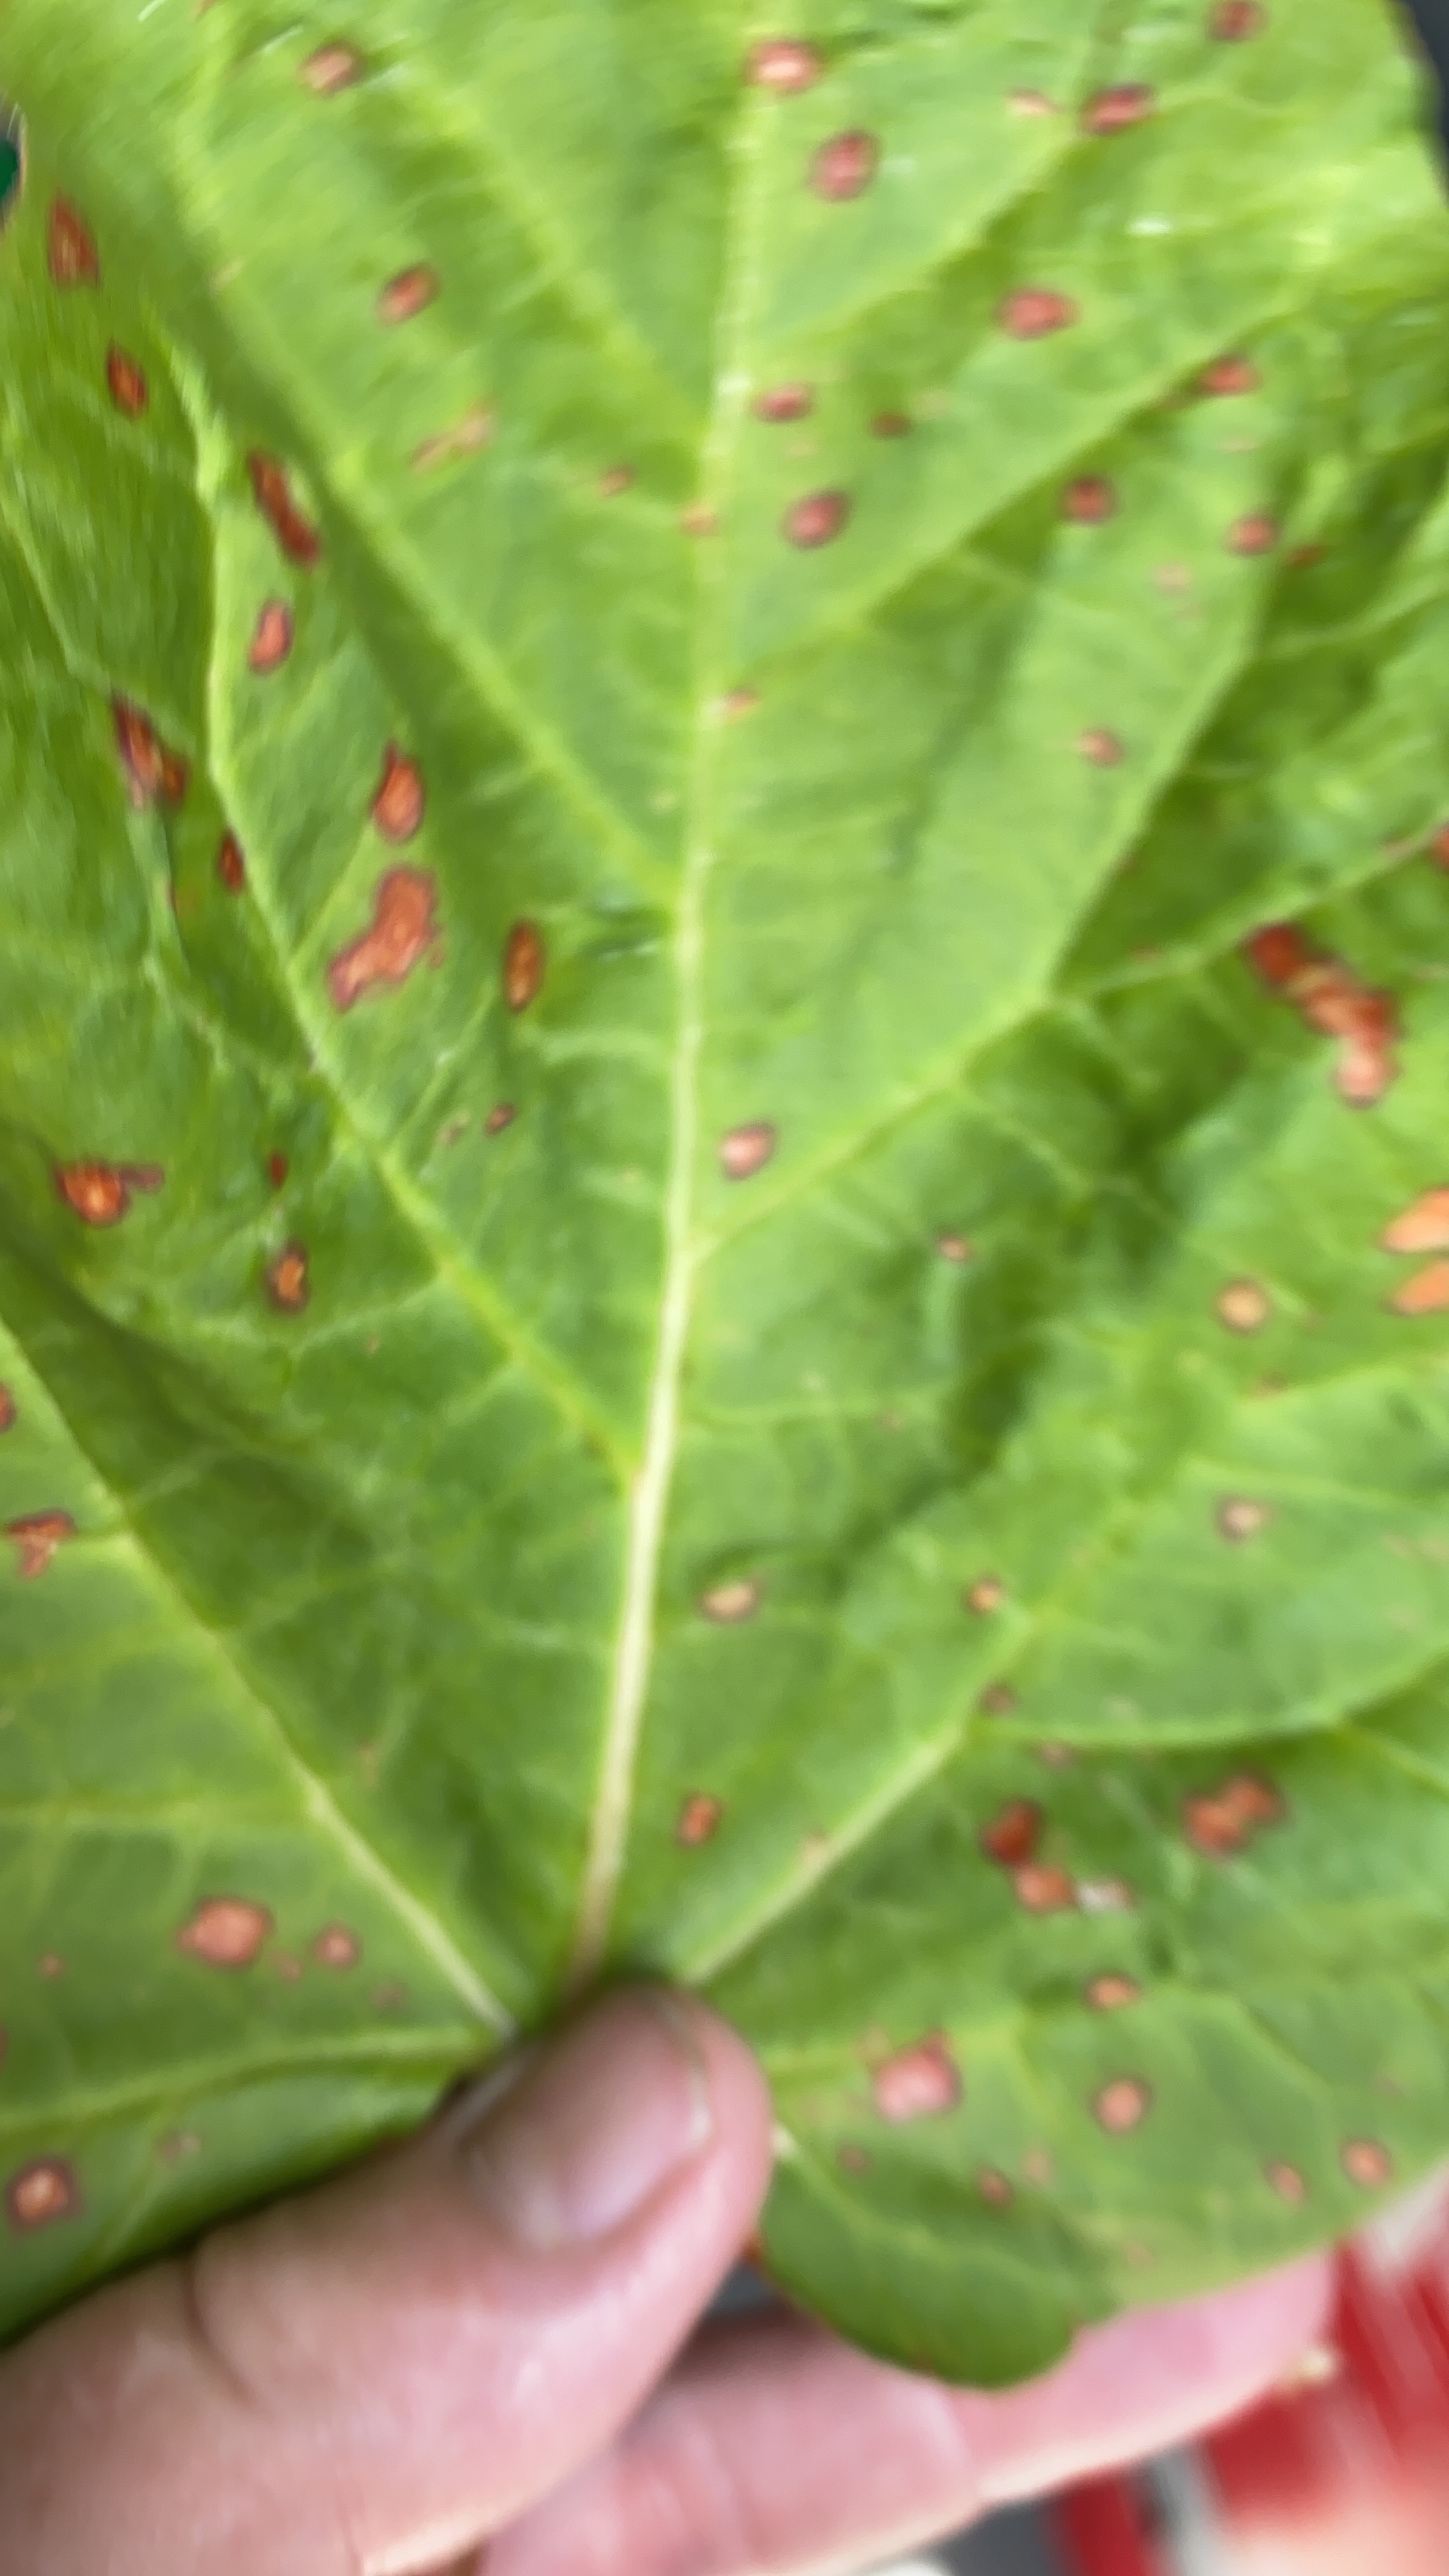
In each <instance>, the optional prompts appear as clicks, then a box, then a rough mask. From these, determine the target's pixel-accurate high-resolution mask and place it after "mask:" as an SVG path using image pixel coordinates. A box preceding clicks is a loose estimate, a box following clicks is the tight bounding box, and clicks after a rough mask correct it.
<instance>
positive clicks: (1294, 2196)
mask: <svg viewBox="0 0 1449 2576" xmlns="http://www.w3.org/2000/svg"><path fill="white" fill-rule="evenodd" d="M1263 2179H1264V2181H1265V2182H1266V2183H1267V2185H1268V2188H1269V2190H1270V2191H1275V2192H1276V2193H1277V2195H1278V2198H1279V2199H1280V2200H1284V2201H1287V2203H1288V2205H1289V2207H1290V2208H1293V2209H1296V2208H1298V2207H1299V2206H1300V2205H1301V2204H1302V2202H1304V2201H1305V2200H1306V2199H1307V2198H1308V2185H1307V2183H1306V2182H1305V2181H1304V2179H1303V2176H1302V2174H1301V2173H1300V2172H1299V2170H1298V2167H1297V2166H1296V2165H1290V2164H1284V2163H1283V2162H1281V2161H1280V2160H1278V2159H1275V2160H1274V2161H1273V2162H1272V2163H1271V2164H1266V2165H1264V2167H1263Z"/></svg>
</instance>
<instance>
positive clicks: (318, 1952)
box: [312, 1923, 362, 1969]
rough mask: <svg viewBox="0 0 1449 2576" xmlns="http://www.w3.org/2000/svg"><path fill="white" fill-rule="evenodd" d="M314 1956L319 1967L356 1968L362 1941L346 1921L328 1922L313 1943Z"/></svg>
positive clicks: (360, 1953) (360, 1954)
mask: <svg viewBox="0 0 1449 2576" xmlns="http://www.w3.org/2000/svg"><path fill="white" fill-rule="evenodd" d="M312 1956H313V1958H314V1959H315V1960H316V1962H317V1965H318V1967H319V1968H337V1969H342V1968H355V1967H356V1965H357V1962H358V1960H359V1959H360V1958H361V1956H362V1943H361V1941H360V1940H359V1939H358V1936H357V1934H356V1933H355V1932H354V1931H352V1930H351V1928H350V1927H349V1926H348V1925H347V1924H346V1923H326V1924H324V1925H323V1927H322V1930H321V1931H320V1932H319V1933H318V1934H317V1937H316V1939H315V1940H314V1941H313V1943H312Z"/></svg>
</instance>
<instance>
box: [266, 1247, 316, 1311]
mask: <svg viewBox="0 0 1449 2576" xmlns="http://www.w3.org/2000/svg"><path fill="white" fill-rule="evenodd" d="M264 1276H265V1279H266V1288H267V1295H268V1296H269V1297H270V1299H271V1301H272V1304H273V1305H274V1306H276V1307H278V1308H280V1310H281V1312H282V1313H283V1314H284V1315H300V1314H301V1312H302V1309H303V1307H304V1306H305V1305H306V1303H307V1300H308V1298H309V1297H310V1296H311V1294H312V1288H311V1282H310V1280H309V1279H308V1276H307V1252H306V1247H305V1245H303V1244H300V1243H284V1244H283V1246H282V1249H281V1251H280V1252H278V1253H274V1254H273V1256H272V1258H271V1260H270V1261H269V1262H268V1263H267V1267H266V1271H265V1274H264Z"/></svg>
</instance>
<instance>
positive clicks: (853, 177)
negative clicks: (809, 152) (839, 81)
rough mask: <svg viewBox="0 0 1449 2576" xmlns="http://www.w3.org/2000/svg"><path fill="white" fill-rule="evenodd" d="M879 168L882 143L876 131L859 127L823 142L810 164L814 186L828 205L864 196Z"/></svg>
mask: <svg viewBox="0 0 1449 2576" xmlns="http://www.w3.org/2000/svg"><path fill="white" fill-rule="evenodd" d="M879 167H880V145H879V144H878V143H877V141H876V139H875V136H874V135H873V134H867V133H865V132H864V130H863V129H862V128H861V127H859V126H857V127H855V128H854V129H853V130H852V131H851V132H850V133H848V134H833V135H832V136H831V138H830V140H829V142H828V143H822V144H821V146H820V149H819V151H818V152H817V153H816V155H815V158H814V160H813V161H812V162H811V164H810V185H811V187H812V188H813V189H814V191H815V194H816V196H817V197H823V198H824V199H825V200H826V203H827V204H828V205H843V204H844V203H845V202H846V201H847V199H849V198H851V197H863V196H864V194H865V192H866V190H867V188H868V187H869V186H870V184H871V181H872V180H873V179H874V177H875V174H876V171H877V170H878V168H879Z"/></svg>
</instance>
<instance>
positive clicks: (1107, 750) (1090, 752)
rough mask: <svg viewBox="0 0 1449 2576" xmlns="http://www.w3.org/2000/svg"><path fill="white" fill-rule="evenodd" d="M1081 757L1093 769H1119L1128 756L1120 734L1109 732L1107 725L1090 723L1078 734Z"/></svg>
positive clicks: (1078, 747)
mask: <svg viewBox="0 0 1449 2576" xmlns="http://www.w3.org/2000/svg"><path fill="white" fill-rule="evenodd" d="M1077 750H1078V753H1079V755H1080V757H1081V758H1082V759H1083V760H1085V761H1088V762H1090V764H1091V766H1092V768H1093V769H1117V768H1120V766H1121V764H1122V762H1123V761H1124V760H1125V758H1126V756H1127V752H1126V745H1125V744H1124V742H1123V740H1122V737H1121V735H1120V734H1116V733H1109V732H1108V731H1107V728H1106V726H1105V725H1088V726H1087V727H1086V728H1085V730H1084V731H1083V732H1082V733H1079V734H1078V736H1077Z"/></svg>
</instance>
